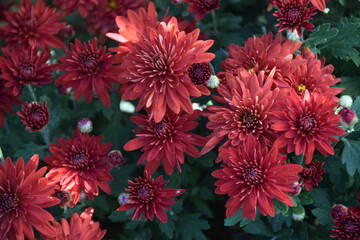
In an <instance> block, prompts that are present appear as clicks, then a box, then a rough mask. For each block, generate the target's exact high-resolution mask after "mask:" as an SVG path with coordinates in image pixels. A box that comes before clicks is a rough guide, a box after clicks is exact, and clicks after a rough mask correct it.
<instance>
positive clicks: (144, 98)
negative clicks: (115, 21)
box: [121, 18, 214, 122]
mask: <svg viewBox="0 0 360 240" xmlns="http://www.w3.org/2000/svg"><path fill="white" fill-rule="evenodd" d="M198 36H199V30H198V29H197V30H194V31H192V32H191V33H188V34H187V33H185V32H183V31H180V30H179V27H178V22H177V20H176V18H171V19H170V20H169V22H168V23H167V24H166V23H165V22H161V23H160V24H158V25H157V27H154V28H149V30H148V32H146V33H144V34H142V35H141V38H140V40H139V43H138V44H133V45H132V47H131V50H130V52H129V53H128V54H127V55H126V58H124V62H123V64H122V67H123V68H122V69H123V71H122V74H121V77H122V79H121V82H122V83H127V84H129V85H128V87H127V88H126V89H125V92H124V94H123V96H122V99H123V100H135V99H138V98H139V99H140V100H139V103H138V105H137V111H138V110H140V109H141V108H143V107H145V108H146V109H148V110H149V114H150V118H151V119H154V121H155V122H160V121H161V120H162V118H163V117H164V116H165V114H166V112H167V109H169V110H170V111H173V112H175V113H177V114H178V113H180V111H181V110H184V111H186V112H188V113H192V111H193V109H192V104H191V101H190V96H197V97H199V96H201V95H202V94H209V93H210V92H209V90H208V89H207V88H206V86H204V85H195V84H194V83H193V82H192V81H191V80H190V78H189V77H188V76H187V74H186V73H187V70H188V68H189V67H190V66H191V65H192V64H193V63H194V62H195V61H196V62H209V61H211V60H212V59H213V58H214V54H212V53H206V51H207V50H208V49H209V48H210V47H211V45H212V44H213V41H211V40H208V41H202V40H197V39H198Z"/></svg>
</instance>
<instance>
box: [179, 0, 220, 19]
mask: <svg viewBox="0 0 360 240" xmlns="http://www.w3.org/2000/svg"><path fill="white" fill-rule="evenodd" d="M184 2H186V3H189V4H190V6H189V7H188V8H187V9H186V10H187V11H189V12H193V13H194V14H195V18H196V20H201V19H202V18H203V17H204V16H205V14H207V13H209V12H211V11H213V10H217V9H219V7H220V0H184Z"/></svg>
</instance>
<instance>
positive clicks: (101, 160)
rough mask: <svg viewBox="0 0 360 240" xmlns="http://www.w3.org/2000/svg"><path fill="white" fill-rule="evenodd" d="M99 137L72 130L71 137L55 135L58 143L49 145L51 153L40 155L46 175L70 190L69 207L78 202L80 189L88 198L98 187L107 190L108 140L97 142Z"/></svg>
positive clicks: (109, 177) (108, 169)
mask: <svg viewBox="0 0 360 240" xmlns="http://www.w3.org/2000/svg"><path fill="white" fill-rule="evenodd" d="M101 139H102V136H101V135H99V136H89V135H88V134H87V133H85V134H82V133H81V132H80V131H79V130H78V129H76V131H75V136H74V139H72V138H70V137H68V138H67V139H63V138H57V142H58V143H59V144H54V143H52V144H51V145H50V149H49V150H50V152H51V154H52V156H48V157H45V158H44V162H46V163H47V164H49V166H48V167H49V170H50V171H49V173H47V174H46V177H47V178H48V179H49V180H51V181H52V182H54V183H56V184H59V185H60V186H61V189H60V190H65V191H69V192H70V193H71V197H72V200H71V202H70V204H69V206H70V207H73V206H74V205H75V204H76V203H77V202H78V201H79V198H80V192H81V191H82V190H84V192H85V194H86V196H88V197H89V198H90V199H93V198H94V195H95V196H97V195H98V194H99V187H100V188H101V189H102V190H103V191H104V192H106V193H108V194H110V193H111V189H110V187H109V185H108V183H107V182H108V181H111V180H112V176H111V174H110V173H109V171H110V170H111V167H110V166H109V165H108V164H107V162H106V161H107V154H108V152H109V150H110V147H111V145H112V143H104V144H101V143H100V142H101Z"/></svg>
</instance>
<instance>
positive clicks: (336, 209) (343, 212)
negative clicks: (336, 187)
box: [331, 204, 348, 220]
mask: <svg viewBox="0 0 360 240" xmlns="http://www.w3.org/2000/svg"><path fill="white" fill-rule="evenodd" d="M347 215H348V208H347V207H346V206H344V205H342V204H335V205H334V206H333V207H332V209H331V217H332V218H333V219H334V220H339V219H341V218H343V217H345V216H347Z"/></svg>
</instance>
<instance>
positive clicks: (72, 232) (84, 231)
mask: <svg viewBox="0 0 360 240" xmlns="http://www.w3.org/2000/svg"><path fill="white" fill-rule="evenodd" d="M93 214H94V209H93V208H91V207H89V208H87V209H86V210H85V211H84V212H83V213H81V215H80V217H79V215H78V214H77V213H73V215H72V216H71V219H70V222H68V221H67V220H66V219H65V218H62V219H61V220H60V221H61V223H58V222H56V221H53V227H52V229H53V231H54V232H55V234H53V235H42V239H44V240H75V239H76V240H90V239H91V240H101V239H103V237H104V236H105V234H106V230H101V229H100V223H99V222H94V221H93V220H92V219H91V218H92V216H93Z"/></svg>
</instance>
